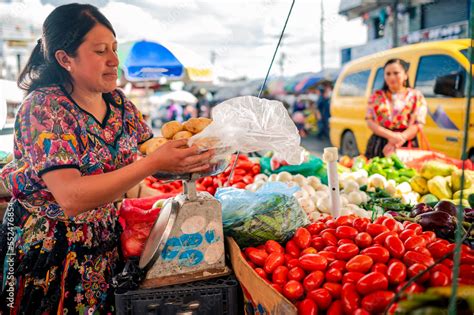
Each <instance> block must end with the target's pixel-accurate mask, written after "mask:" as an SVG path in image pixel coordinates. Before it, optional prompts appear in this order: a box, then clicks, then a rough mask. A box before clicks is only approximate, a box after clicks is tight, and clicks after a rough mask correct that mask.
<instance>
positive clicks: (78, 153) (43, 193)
mask: <svg viewBox="0 0 474 315" xmlns="http://www.w3.org/2000/svg"><path fill="white" fill-rule="evenodd" d="M103 98H104V100H105V101H106V104H107V112H106V115H105V118H104V120H103V121H102V122H100V121H97V120H96V118H95V117H94V116H92V115H91V114H90V113H88V112H87V111H85V110H83V109H81V108H80V107H79V106H78V105H77V104H76V103H75V101H74V100H73V99H72V98H71V97H70V95H69V94H68V93H67V92H66V90H65V89H64V88H63V87H61V86H51V87H46V88H41V89H37V90H35V91H34V92H32V93H30V94H29V95H28V96H27V97H26V99H25V100H24V102H23V104H22V106H21V107H20V109H19V112H18V114H17V117H16V121H15V140H14V141H15V145H14V160H13V161H12V162H11V163H10V164H7V165H6V166H5V167H4V168H3V170H2V173H1V174H0V175H1V177H2V178H3V180H4V183H5V185H6V187H7V188H8V189H9V190H10V191H11V193H12V195H13V198H14V199H16V200H18V201H20V202H21V204H22V205H23V206H24V207H25V208H26V209H28V210H29V211H30V212H31V211H33V212H37V214H39V215H44V216H46V217H47V218H49V219H57V220H61V221H65V220H70V218H68V217H67V216H66V215H65V214H64V212H63V210H62V209H61V208H60V207H59V205H58V203H57V202H56V201H55V200H54V198H53V196H52V194H51V192H50V191H49V190H48V189H47V187H46V185H45V183H44V182H43V180H42V178H41V176H42V175H43V174H44V173H46V172H48V171H51V170H55V169H61V168H76V169H78V170H79V171H80V172H81V174H82V175H95V174H102V173H107V172H111V171H113V170H116V169H118V168H120V167H123V166H125V165H127V164H130V163H131V162H133V161H134V159H135V158H136V154H137V145H138V144H140V143H142V142H144V141H146V140H148V139H149V138H151V137H152V136H153V135H152V131H151V129H150V128H149V127H148V125H146V123H145V122H144V120H143V118H142V116H141V114H140V112H139V111H138V110H137V108H136V107H135V105H133V103H131V102H130V101H129V100H127V99H126V98H125V97H124V95H123V94H122V92H120V91H119V90H115V91H113V92H112V93H108V94H104V95H103ZM111 212H112V213H115V209H114V206H113V204H112V203H109V204H104V205H102V206H101V207H99V208H97V209H95V210H93V211H87V212H84V213H81V214H79V215H77V216H76V217H75V218H74V219H73V220H74V221H75V222H76V223H79V222H90V220H94V219H99V218H101V217H103V216H104V215H105V216H107V215H108V214H110V213H111Z"/></svg>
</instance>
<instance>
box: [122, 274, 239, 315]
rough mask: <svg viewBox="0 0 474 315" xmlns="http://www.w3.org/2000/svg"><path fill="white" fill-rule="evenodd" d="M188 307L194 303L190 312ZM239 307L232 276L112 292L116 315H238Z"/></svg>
mask: <svg viewBox="0 0 474 315" xmlns="http://www.w3.org/2000/svg"><path fill="white" fill-rule="evenodd" d="M191 304H194V307H195V309H194V310H191V309H192V308H193V307H192V306H190V305H191ZM239 304H241V301H240V299H239V283H238V281H237V280H236V278H235V277H234V276H233V275H231V276H227V277H222V278H216V279H211V280H205V281H196V282H191V283H187V284H181V285H174V286H168V287H162V288H156V289H146V290H132V291H127V292H119V291H117V292H116V293H115V306H116V313H117V314H118V315H121V314H159V315H171V314H173V315H175V314H179V313H180V312H182V313H183V314H193V315H207V314H212V315H217V314H219V315H220V314H226V315H234V314H239V313H240V311H239V310H240V308H241V306H240V305H239ZM186 311H187V312H188V313H186Z"/></svg>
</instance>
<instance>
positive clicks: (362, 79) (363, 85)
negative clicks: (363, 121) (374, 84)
mask: <svg viewBox="0 0 474 315" xmlns="http://www.w3.org/2000/svg"><path fill="white" fill-rule="evenodd" d="M369 75H370V70H365V71H360V72H356V73H352V74H349V75H347V76H346V77H345V78H344V80H342V84H341V87H340V89H339V95H340V96H364V95H365V90H366V89H367V81H368V80H369Z"/></svg>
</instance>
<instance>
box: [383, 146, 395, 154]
mask: <svg viewBox="0 0 474 315" xmlns="http://www.w3.org/2000/svg"><path fill="white" fill-rule="evenodd" d="M396 149H397V147H396V146H395V145H393V144H391V143H387V144H386V145H385V147H384V148H383V155H384V156H390V155H392V154H394V153H395V151H396Z"/></svg>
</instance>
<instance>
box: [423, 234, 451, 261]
mask: <svg viewBox="0 0 474 315" xmlns="http://www.w3.org/2000/svg"><path fill="white" fill-rule="evenodd" d="M448 245H449V242H448V241H446V240H442V239H438V240H436V241H433V242H432V243H430V244H428V246H426V248H427V249H428V250H429V251H430V253H431V256H433V257H434V258H436V259H438V258H441V257H443V256H444V255H446V254H447V253H449V248H448Z"/></svg>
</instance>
